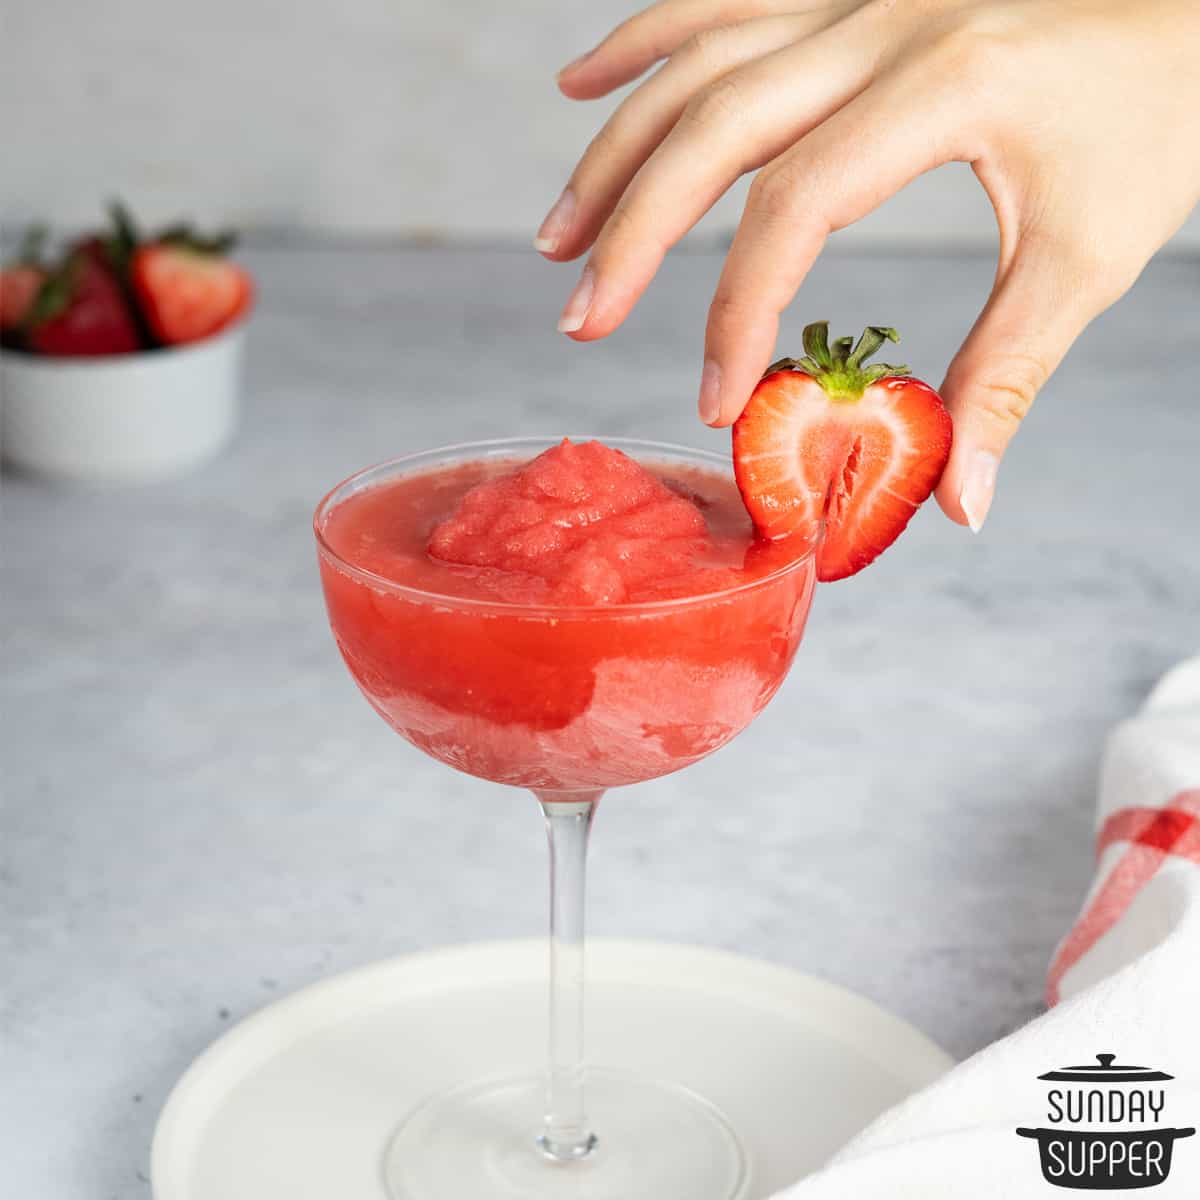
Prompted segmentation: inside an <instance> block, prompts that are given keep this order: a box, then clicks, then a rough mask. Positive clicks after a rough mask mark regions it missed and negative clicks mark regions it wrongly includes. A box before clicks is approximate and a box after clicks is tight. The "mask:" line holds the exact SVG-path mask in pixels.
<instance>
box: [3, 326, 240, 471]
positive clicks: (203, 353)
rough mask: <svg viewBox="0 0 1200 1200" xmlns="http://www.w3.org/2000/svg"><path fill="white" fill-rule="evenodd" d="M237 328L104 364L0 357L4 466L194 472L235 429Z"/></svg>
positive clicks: (29, 356) (99, 360) (18, 355)
mask: <svg viewBox="0 0 1200 1200" xmlns="http://www.w3.org/2000/svg"><path fill="white" fill-rule="evenodd" d="M245 327H246V325H245V322H241V323H240V324H238V325H235V326H233V327H232V328H230V329H228V330H226V331H224V332H223V333H219V334H217V335H216V336H215V337H211V338H207V339H205V340H204V341H202V342H196V343H194V344H192V345H190V346H180V347H177V348H175V349H170V350H149V351H144V352H142V353H138V354H120V355H113V356H112V357H111V358H101V357H95V358H45V357H42V356H39V355H34V354H22V353H20V352H16V351H0V405H2V411H3V422H2V426H0V449H2V450H3V455H4V461H5V462H6V463H8V464H10V465H12V466H14V467H17V468H20V469H22V470H26V471H34V472H37V473H38V474H40V475H50V476H54V477H56V478H59V479H79V480H96V481H110V482H136V481H139V480H149V479H156V478H162V477H164V476H168V475H174V474H178V473H181V472H183V471H186V470H187V469H188V468H190V467H193V466H196V465H197V464H199V463H201V462H203V461H204V460H205V459H207V458H209V457H211V456H212V455H213V454H215V453H216V452H217V451H218V450H220V449H221V447H222V446H224V445H225V444H226V443H227V442H228V441H229V439H230V437H231V436H232V435H233V431H234V429H235V428H236V426H237V419H238V413H239V409H240V393H241V362H242V344H243V342H244V340H245Z"/></svg>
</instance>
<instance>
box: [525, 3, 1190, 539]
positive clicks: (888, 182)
mask: <svg viewBox="0 0 1200 1200" xmlns="http://www.w3.org/2000/svg"><path fill="white" fill-rule="evenodd" d="M1197 46H1200V4H1197V3H1196V2H1195V0H865V2H863V0H825V2H818V3H808V2H806V0H660V2H659V3H657V4H655V5H653V6H652V7H651V8H648V9H646V10H645V11H644V12H642V13H639V14H638V15H637V16H635V17H632V18H631V19H630V20H628V21H626V22H625V23H624V24H623V25H621V26H619V27H618V28H617V29H616V30H614V31H613V32H612V33H611V34H609V36H608V37H607V38H605V39H604V41H603V42H601V43H600V45H599V46H597V47H596V49H595V50H593V51H591V52H590V53H589V54H586V55H584V56H583V57H582V58H580V59H577V60H576V61H575V62H573V63H572V64H571V65H570V66H568V67H566V68H565V69H564V70H563V71H562V72H561V74H560V75H559V86H560V88H561V89H562V91H563V92H564V93H565V94H566V95H567V96H569V97H571V98H573V99H579V100H585V99H594V98H596V97H599V96H603V95H605V94H607V93H608V92H610V91H612V90H613V89H614V88H616V87H618V86H620V85H621V84H624V83H628V82H629V81H630V80H633V79H635V78H637V77H638V76H639V75H641V74H642V73H643V72H644V71H645V70H646V69H647V68H648V67H650V66H651V65H652V64H654V63H655V62H657V61H658V60H660V59H664V58H665V59H667V62H666V63H665V65H664V66H663V67H662V68H661V70H659V71H657V72H655V73H654V74H653V75H651V76H650V77H649V78H648V79H647V80H645V81H644V82H643V83H642V84H641V85H640V86H639V87H638V88H637V89H636V90H635V91H633V92H632V93H631V94H630V95H629V96H628V97H627V98H626V99H625V100H624V101H623V102H622V104H621V105H620V107H619V108H618V109H617V110H616V112H615V113H614V114H613V116H612V117H611V118H610V119H609V121H608V122H607V124H606V125H605V126H604V128H603V129H602V130H601V131H600V133H599V134H598V135H597V136H596V138H595V139H594V140H593V141H592V143H591V145H590V146H589V147H588V149H587V152H586V153H585V154H584V156H583V158H582V159H581V160H580V162H579V164H578V166H577V167H576V168H575V171H574V172H573V174H572V175H571V178H570V181H569V182H568V184H567V187H566V190H565V191H564V192H563V195H562V197H561V198H560V199H559V200H558V202H557V203H556V204H555V206H554V208H553V209H551V211H550V213H549V215H548V216H547V217H546V220H545V221H544V222H543V224H542V228H541V229H540V230H539V233H538V237H537V240H536V242H535V245H536V246H537V248H538V249H539V250H540V251H541V252H542V253H543V254H545V255H546V256H547V257H548V258H551V259H554V260H557V261H566V260H568V259H572V258H575V257H577V256H578V255H580V254H582V253H583V252H584V251H585V250H587V249H588V248H589V247H591V253H590V255H589V256H588V262H587V265H586V266H585V267H584V269H583V273H582V275H581V276H580V280H579V283H578V284H577V285H576V288H575V291H574V292H573V293H572V295H571V297H570V299H569V300H568V301H567V304H566V307H565V308H564V310H563V315H562V318H561V320H560V322H559V329H560V330H562V331H563V332H564V333H568V334H569V335H570V336H571V337H573V338H576V339H578V340H581V341H589V340H592V339H595V338H600V337H604V336H606V335H607V334H609V333H611V332H612V331H613V330H614V329H615V328H616V327H617V326H618V325H619V324H620V323H621V322H622V321H623V320H624V319H625V317H626V316H627V315H628V313H629V311H630V309H632V307H633V305H634V304H635V303H636V301H637V299H638V297H639V296H640V295H641V293H642V292H643V291H644V290H645V288H646V286H647V284H648V283H649V282H650V279H651V278H652V277H653V275H654V273H655V271H656V270H657V269H658V266H659V263H660V262H661V261H662V258H663V255H664V254H665V252H666V250H667V249H668V248H669V247H670V246H672V245H673V244H674V243H675V242H676V241H678V240H679V239H680V238H681V237H682V236H683V235H684V234H685V233H686V232H687V230H688V229H689V228H690V227H691V226H692V225H693V224H695V222H696V221H697V220H698V219H699V218H700V217H701V216H702V215H703V214H704V213H705V212H706V211H707V210H708V208H709V207H711V205H712V204H713V203H714V202H715V201H716V200H717V199H718V197H719V196H720V195H721V194H722V193H723V192H725V191H726V190H727V189H728V187H729V186H730V185H731V184H732V183H733V181H734V180H735V179H737V178H738V177H739V176H740V175H742V174H744V173H745V172H747V171H751V170H754V169H756V168H760V167H761V168H762V169H761V170H760V171H759V173H758V175H757V177H756V178H755V180H754V183H753V185H752V186H751V189H750V193H749V198H748V199H747V201H746V206H745V211H744V213H743V215H742V219H741V223H740V225H739V227H738V231H737V235H736V237H735V239H734V242H733V245H732V247H731V249H730V251H729V254H728V257H727V259H726V262H725V267H724V270H723V272H722V274H721V279H720V282H719V284H718V286H717V290H716V294H715V296H714V298H713V302H712V306H711V308H710V310H709V317H708V328H707V333H706V338H705V357H704V365H703V370H702V373H701V384H700V399H699V407H700V415H701V417H702V418H703V419H704V420H705V421H707V422H708V423H709V424H712V425H728V424H730V423H731V422H733V421H734V420H735V419H736V418H737V416H738V414H739V413H740V412H741V410H742V408H743V407H744V405H745V403H746V401H747V399H748V398H749V396H750V393H751V391H752V390H753V388H754V385H755V384H756V383H757V381H758V379H759V377H760V375H761V374H762V372H763V370H764V368H765V367H766V366H767V364H768V362H769V361H770V359H771V357H772V352H773V348H774V344H775V338H776V335H777V332H778V326H779V314H780V313H781V312H782V310H783V309H784V308H785V307H786V306H787V304H788V303H789V302H790V301H791V299H792V297H793V296H794V295H795V293H796V290H797V289H798V288H799V286H800V284H801V282H802V281H803V279H804V277H805V275H806V274H807V272H808V270H809V268H810V267H811V266H812V264H813V261H814V260H815V258H816V257H817V254H818V253H819V252H820V250H821V248H822V246H823V245H824V243H825V239H826V238H827V237H828V235H829V234H830V233H831V232H832V231H834V230H837V229H841V228H843V227H844V226H846V225H849V224H851V223H853V222H854V221H857V220H858V219H859V218H861V217H863V216H865V215H866V214H867V213H869V212H871V211H872V210H873V209H875V208H876V207H878V205H880V204H881V203H882V202H883V201H884V200H885V199H887V198H888V197H889V196H891V195H892V194H893V193H895V192H897V191H899V190H900V189H901V188H902V187H903V186H904V185H905V184H907V183H909V182H910V181H911V180H912V179H913V178H915V177H916V176H917V175H919V174H921V173H923V172H925V171H927V170H929V169H931V168H933V167H936V166H939V165H940V164H942V163H946V162H951V161H962V162H969V163H970V164H971V166H972V169H973V170H974V172H975V175H976V176H977V178H978V179H979V181H980V183H981V184H982V185H983V187H984V189H985V191H986V192H987V195H988V198H989V199H990V201H991V203H992V206H993V208H994V209H995V212H996V219H997V221H998V224H999V228H1000V253H999V263H998V269H997V273H996V280H995V285H994V288H993V291H992V294H991V297H990V299H989V300H988V303H987V305H986V307H985V308H984V310H983V312H982V313H981V315H980V317H979V319H978V321H977V322H976V324H975V326H974V328H973V329H972V330H971V333H970V335H969V336H968V337H967V339H966V341H965V343H964V344H963V346H962V348H961V349H960V350H959V352H958V354H957V355H956V357H955V358H954V360H953V362H952V363H951V365H950V369H949V371H948V373H947V375H946V380H945V383H944V384H943V386H942V395H943V398H944V399H945V402H946V405H947V407H948V408H949V409H950V412H951V415H952V416H953V418H954V447H953V450H952V453H951V457H950V461H949V462H948V464H947V466H946V470H945V472H944V474H943V476H942V480H941V483H940V485H939V487H938V491H937V497H938V501H939V503H940V504H941V506H942V509H943V510H944V511H945V513H946V515H947V516H948V517H950V518H951V519H952V520H954V521H957V522H959V523H960V524H968V525H970V526H971V527H972V528H973V529H976V530H978V529H979V527H980V526H981V525H982V524H983V520H984V517H985V516H986V515H987V511H988V507H989V506H990V504H991V500H992V492H993V488H994V485H995V479H996V469H997V467H998V465H999V462H1000V458H1001V456H1002V455H1003V453H1004V450H1005V448H1006V446H1007V445H1008V442H1009V440H1010V439H1011V437H1012V435H1013V434H1014V433H1015V432H1016V429H1017V427H1018V425H1019V424H1020V422H1021V420H1022V418H1023V417H1024V416H1025V414H1026V412H1027V411H1028V410H1029V406H1030V405H1031V403H1032V402H1033V398H1034V396H1035V395H1036V393H1037V391H1038V390H1039V388H1040V387H1041V386H1042V385H1043V384H1044V383H1045V381H1046V379H1047V378H1048V377H1049V375H1050V374H1051V372H1052V371H1053V370H1054V369H1055V367H1056V366H1057V365H1058V363H1059V362H1060V361H1061V360H1062V358H1063V356H1064V355H1065V354H1066V352H1067V350H1068V349H1069V347H1070V345H1071V343H1072V342H1073V341H1074V339H1075V338H1076V337H1077V336H1078V335H1079V333H1080V332H1081V331H1082V330H1083V328H1084V327H1085V326H1086V325H1087V323H1088V322H1089V321H1090V320H1091V319H1092V318H1093V317H1094V316H1096V315H1097V314H1098V313H1100V312H1101V311H1103V310H1104V309H1105V308H1107V307H1108V306H1109V305H1110V304H1112V303H1113V302H1114V301H1115V300H1116V299H1117V298H1118V297H1119V296H1120V295H1122V293H1124V292H1125V291H1126V290H1127V289H1128V288H1129V286H1130V285H1131V284H1132V283H1133V281H1134V280H1135V279H1136V278H1137V276H1138V274H1139V273H1140V272H1141V270H1142V268H1143V267H1144V266H1145V264H1146V262H1147V260H1148V259H1149V258H1150V256H1151V255H1152V254H1153V253H1154V252H1155V251H1156V250H1157V249H1158V248H1159V247H1160V246H1162V245H1163V243H1164V242H1166V241H1167V239H1168V238H1169V237H1170V236H1171V235H1172V233H1174V231H1175V230H1176V229H1177V228H1178V227H1179V226H1180V225H1181V224H1182V223H1183V221H1184V219H1185V218H1186V217H1187V215H1188V213H1189V212H1190V210H1191V209H1192V207H1193V206H1194V205H1195V204H1196V202H1197V199H1200V119H1198V117H1197V113H1200V54H1198V53H1197V50H1196V48H1197Z"/></svg>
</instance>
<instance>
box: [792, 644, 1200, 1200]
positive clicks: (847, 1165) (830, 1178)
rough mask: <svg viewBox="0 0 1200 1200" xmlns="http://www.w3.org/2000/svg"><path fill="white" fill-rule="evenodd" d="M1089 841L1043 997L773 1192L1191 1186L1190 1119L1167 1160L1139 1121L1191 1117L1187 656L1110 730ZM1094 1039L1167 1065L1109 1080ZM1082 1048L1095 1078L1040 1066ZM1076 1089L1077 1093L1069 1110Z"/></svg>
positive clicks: (1199, 1089)
mask: <svg viewBox="0 0 1200 1200" xmlns="http://www.w3.org/2000/svg"><path fill="white" fill-rule="evenodd" d="M1082 849H1083V848H1082V847H1078V848H1075V847H1070V846H1064V847H1063V853H1064V854H1070V853H1079V852H1082ZM1097 855H1098V866H1097V872H1096V878H1095V882H1094V883H1093V885H1092V888H1091V890H1090V892H1089V894H1088V897H1087V899H1086V901H1085V903H1084V906H1083V910H1082V913H1081V915H1080V918H1079V921H1078V922H1077V924H1076V925H1075V926H1074V927H1073V928H1072V929H1071V931H1070V932H1069V933H1068V934H1067V936H1066V937H1065V938H1064V939H1063V941H1062V943H1061V944H1060V946H1059V948H1058V951H1057V953H1056V954H1055V957H1054V961H1053V963H1052V965H1051V968H1050V977H1049V985H1048V988H1047V993H1048V995H1047V999H1048V1001H1049V1004H1050V1008H1049V1010H1048V1011H1047V1012H1046V1013H1045V1014H1044V1015H1042V1016H1040V1017H1038V1018H1037V1019H1036V1020H1034V1021H1032V1022H1030V1024H1028V1025H1026V1026H1024V1027H1023V1028H1022V1029H1019V1030H1018V1031H1017V1032H1016V1033H1013V1034H1011V1035H1010V1036H1009V1037H1006V1038H1004V1039H1002V1040H1001V1041H998V1042H995V1043H994V1044H992V1045H991V1046H988V1047H987V1048H986V1049H984V1050H982V1051H980V1052H979V1053H978V1054H975V1055H973V1056H972V1057H971V1058H969V1059H967V1060H966V1061H965V1062H963V1063H961V1064H960V1065H959V1066H957V1067H955V1068H954V1069H953V1070H952V1071H950V1072H949V1073H948V1074H946V1075H945V1076H943V1077H942V1079H940V1080H938V1082H936V1083H935V1084H933V1085H932V1086H930V1087H928V1088H926V1089H925V1090H924V1091H922V1092H919V1093H917V1094H916V1095H914V1096H912V1097H910V1098H909V1099H908V1100H906V1101H905V1102H904V1103H902V1104H900V1105H898V1106H897V1107H896V1108H893V1109H891V1110H890V1111H889V1112H886V1113H885V1114H884V1115H883V1116H882V1117H880V1118H879V1119H878V1120H877V1121H875V1122H874V1123H873V1124H872V1125H871V1126H870V1127H868V1128H867V1129H866V1130H865V1131H864V1132H863V1133H861V1134H860V1135H859V1136H858V1137H856V1138H855V1139H854V1140H853V1141H852V1142H850V1143H849V1144H848V1145H847V1146H845V1147H844V1148H843V1149H842V1150H841V1151H840V1152H839V1153H838V1154H837V1155H836V1156H835V1157H834V1158H833V1159H832V1160H831V1162H830V1163H829V1164H828V1165H827V1166H826V1167H825V1168H824V1169H823V1170H821V1171H819V1172H817V1173H816V1174H815V1175H810V1176H808V1177H807V1178H806V1179H804V1180H802V1181H801V1182H800V1183H798V1184H796V1185H794V1186H792V1187H791V1188H789V1189H787V1190H786V1191H784V1192H782V1193H780V1194H779V1196H778V1197H777V1200H834V1198H835V1197H836V1198H837V1200H883V1198H884V1197H886V1198H887V1200H956V1198H957V1197H963V1198H964V1200H966V1198H968V1197H969V1198H970V1200H998V1198H1003V1200H1038V1198H1044V1197H1051V1196H1064V1195H1067V1194H1069V1193H1068V1192H1066V1191H1064V1190H1063V1189H1064V1188H1066V1187H1068V1186H1072V1187H1073V1188H1083V1189H1097V1188H1100V1187H1104V1188H1105V1189H1106V1190H1108V1191H1109V1194H1110V1195H1114V1196H1115V1195H1121V1194H1122V1192H1123V1191H1126V1190H1129V1184H1130V1183H1132V1182H1134V1181H1136V1182H1138V1183H1139V1184H1140V1188H1147V1187H1152V1188H1153V1190H1152V1191H1141V1190H1140V1188H1139V1194H1141V1195H1146V1196H1150V1197H1153V1198H1154V1200H1159V1198H1161V1200H1200V1135H1197V1136H1190V1137H1187V1136H1181V1137H1176V1138H1174V1139H1172V1138H1171V1137H1170V1136H1169V1135H1168V1138H1167V1142H1168V1144H1169V1145H1170V1146H1171V1147H1172V1154H1171V1159H1170V1163H1169V1166H1168V1167H1167V1169H1166V1170H1164V1169H1163V1167H1164V1162H1163V1159H1164V1155H1165V1149H1164V1147H1163V1144H1162V1142H1161V1141H1159V1140H1156V1139H1154V1138H1153V1137H1152V1136H1151V1135H1152V1134H1153V1133H1154V1132H1155V1131H1159V1130H1179V1131H1180V1132H1181V1133H1184V1134H1185V1133H1186V1130H1187V1129H1189V1128H1196V1127H1200V658H1196V659H1192V660H1190V661H1188V662H1186V663H1184V664H1183V665H1181V666H1179V667H1177V668H1175V670H1173V671H1171V672H1170V673H1169V674H1168V675H1167V676H1166V677H1165V678H1164V679H1163V680H1162V681H1161V682H1160V683H1159V685H1158V686H1157V687H1156V688H1155V690H1154V692H1153V693H1152V694H1151V696H1150V698H1149V699H1148V700H1147V702H1146V703H1145V705H1144V706H1143V708H1142V710H1141V711H1140V712H1139V713H1138V714H1137V715H1136V716H1135V717H1133V718H1132V719H1130V720H1128V721H1126V722H1124V723H1123V724H1122V725H1120V726H1119V727H1118V728H1117V729H1116V730H1115V732H1114V733H1113V735H1112V737H1111V739H1110V741H1109V744H1108V748H1107V752H1106V754H1105V760H1104V763H1103V767H1102V770H1101V783H1100V797H1099V805H1098V814H1097ZM1101 1054H1104V1055H1109V1054H1112V1055H1115V1056H1116V1064H1117V1065H1131V1066H1139V1067H1144V1068H1148V1069H1149V1070H1151V1071H1156V1072H1162V1073H1164V1074H1167V1075H1170V1076H1172V1077H1173V1078H1171V1079H1170V1080H1165V1081H1158V1082H1149V1083H1147V1082H1144V1081H1143V1082H1137V1081H1133V1082H1111V1081H1112V1080H1114V1079H1116V1078H1117V1076H1118V1075H1119V1074H1120V1072H1112V1071H1111V1070H1110V1072H1107V1073H1106V1072H1105V1071H1104V1070H1103V1069H1097V1068H1098V1066H1099V1064H1098V1060H1097V1056H1099V1055H1101ZM1106 1061H1108V1060H1106ZM1089 1064H1090V1066H1091V1068H1092V1071H1094V1072H1095V1079H1096V1082H1095V1083H1083V1082H1079V1081H1075V1082H1072V1081H1069V1080H1068V1081H1065V1082H1064V1081H1054V1080H1050V1081H1047V1080H1043V1079H1041V1078H1040V1076H1042V1075H1044V1074H1046V1073H1048V1072H1054V1071H1056V1070H1060V1069H1062V1068H1064V1067H1069V1066H1076V1065H1080V1066H1087V1065H1089ZM1068 1074H1071V1072H1068ZM1076 1074H1081V1075H1083V1076H1085V1077H1086V1076H1087V1075H1088V1072H1081V1073H1076ZM1135 1091H1143V1092H1146V1093H1151V1092H1153V1093H1154V1095H1151V1096H1149V1100H1150V1103H1152V1104H1153V1103H1155V1102H1157V1103H1158V1104H1159V1105H1161V1112H1159V1113H1157V1114H1152V1113H1151V1111H1150V1110H1147V1111H1146V1112H1145V1113H1142V1112H1141V1111H1139V1110H1138V1109H1137V1107H1136V1103H1135V1100H1134V1097H1133V1093H1134V1092H1135ZM1052 1092H1054V1093H1057V1095H1056V1096H1055V1095H1052V1094H1051V1093H1052ZM1113 1092H1121V1093H1122V1094H1123V1096H1124V1097H1125V1099H1123V1100H1121V1101H1118V1102H1115V1103H1113V1102H1111V1093H1113ZM1092 1093H1095V1094H1094V1095H1093V1094H1092ZM1089 1096H1091V1107H1090V1108H1089V1109H1087V1110H1086V1111H1084V1110H1081V1109H1080V1108H1079V1107H1076V1108H1075V1111H1074V1112H1072V1111H1071V1106H1072V1104H1075V1105H1077V1106H1078V1105H1081V1104H1083V1103H1085V1102H1087V1101H1088V1097H1089ZM1146 1098H1147V1097H1146V1096H1143V1100H1145V1099H1146ZM1117 1110H1124V1111H1121V1112H1118V1111H1117ZM1060 1115H1061V1116H1062V1118H1063V1119H1062V1120H1058V1119H1057V1118H1058V1117H1059V1116H1060ZM1072 1118H1075V1119H1072ZM1018 1127H1024V1128H1026V1129H1028V1130H1038V1129H1044V1130H1045V1131H1046V1133H1045V1135H1044V1138H1045V1142H1046V1147H1047V1148H1048V1151H1049V1154H1050V1158H1049V1163H1048V1166H1049V1168H1050V1172H1051V1175H1050V1178H1051V1179H1053V1182H1049V1181H1048V1180H1047V1177H1046V1176H1044V1175H1043V1171H1042V1161H1041V1151H1042V1148H1043V1147H1042V1144H1041V1142H1040V1141H1039V1140H1034V1139H1033V1138H1032V1137H1030V1136H1019V1135H1018V1134H1017V1132H1016V1130H1017V1128H1018ZM1147 1130H1149V1131H1150V1133H1149V1134H1148V1133H1147V1132H1146V1131H1147ZM1072 1131H1079V1136H1076V1137H1072V1136H1071V1133H1072ZM1090 1133H1099V1134H1101V1135H1114V1134H1121V1135H1122V1136H1120V1137H1112V1136H1101V1137H1098V1138H1096V1137H1091V1136H1089V1134H1090ZM1118 1142H1120V1143H1124V1145H1125V1147H1126V1148H1125V1149H1124V1150H1121V1149H1117V1150H1113V1149H1112V1146H1113V1145H1114V1144H1115V1143H1118ZM1122 1158H1124V1159H1126V1160H1127V1161H1126V1162H1125V1163H1124V1164H1122V1162H1121V1159H1122ZM1123 1171H1124V1172H1129V1173H1130V1174H1129V1177H1128V1181H1127V1182H1126V1183H1124V1184H1123V1185H1122V1186H1121V1187H1119V1188H1118V1187H1114V1183H1116V1182H1120V1180H1121V1178H1122V1172H1123ZM1072 1172H1074V1174H1073V1173H1072Z"/></svg>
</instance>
